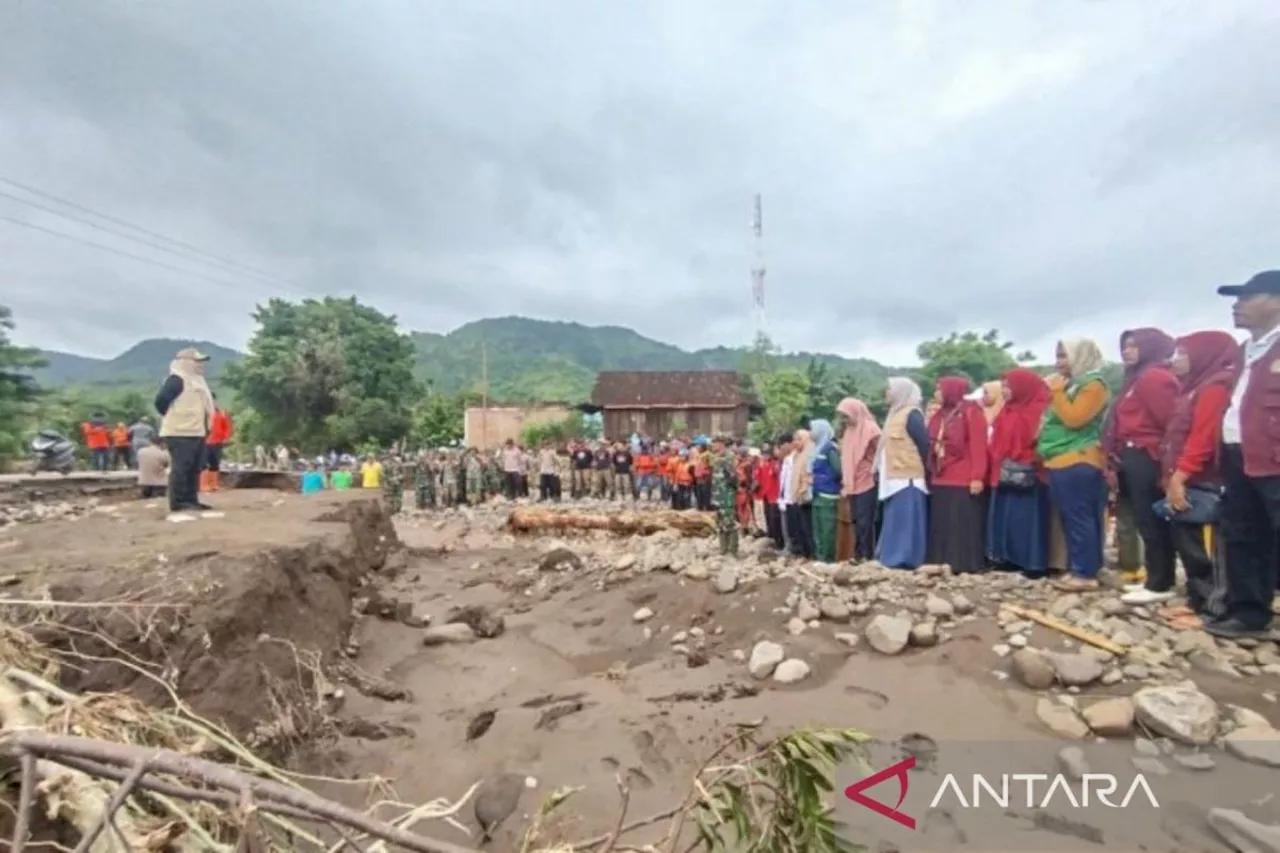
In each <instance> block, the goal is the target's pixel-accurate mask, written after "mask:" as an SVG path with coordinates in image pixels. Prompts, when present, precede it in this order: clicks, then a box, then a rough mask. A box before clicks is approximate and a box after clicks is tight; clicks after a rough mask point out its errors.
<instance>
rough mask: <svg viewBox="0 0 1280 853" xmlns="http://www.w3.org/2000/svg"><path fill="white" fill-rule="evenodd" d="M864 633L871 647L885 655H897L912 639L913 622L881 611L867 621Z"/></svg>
mask: <svg viewBox="0 0 1280 853" xmlns="http://www.w3.org/2000/svg"><path fill="white" fill-rule="evenodd" d="M864 633H865V634H866V637H867V642H868V643H870V644H871V648H873V649H875V650H876V651H878V652H880V653H881V654H884V655H896V654H898V653H899V652H901V651H902V650H903V649H905V648H906V647H907V643H908V642H909V641H910V639H911V622H910V621H909V620H907V619H903V618H901V617H898V616H888V615H886V614H884V613H881V614H880V615H878V616H876V617H874V618H872V620H871V621H870V622H868V623H867V627H866V629H865V631H864Z"/></svg>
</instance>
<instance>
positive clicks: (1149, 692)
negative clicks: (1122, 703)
mask: <svg viewBox="0 0 1280 853" xmlns="http://www.w3.org/2000/svg"><path fill="white" fill-rule="evenodd" d="M1133 707H1134V710H1135V711H1136V715H1135V716H1136V719H1137V721H1138V722H1139V723H1141V724H1142V725H1144V726H1146V727H1147V728H1148V729H1150V730H1151V731H1153V732H1155V733H1156V734H1161V735H1164V736H1166V737H1169V738H1172V739H1173V740H1176V741H1178V742H1180V743H1188V744H1193V745H1195V746H1203V745H1204V744H1207V743H1209V742H1210V741H1211V740H1213V737H1214V735H1215V734H1217V731H1218V717H1219V713H1220V712H1219V710H1218V703H1217V702H1214V701H1213V700H1212V699H1211V698H1209V697H1208V696H1206V695H1205V694H1203V693H1201V692H1200V690H1199V689H1198V688H1197V687H1196V686H1195V684H1193V683H1191V682H1189V681H1185V682H1183V683H1181V684H1173V685H1167V686H1162V687H1144V688H1142V689H1141V690H1139V691H1138V692H1137V693H1134V694H1133Z"/></svg>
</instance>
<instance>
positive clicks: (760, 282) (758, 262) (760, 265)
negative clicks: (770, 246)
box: [751, 193, 765, 338]
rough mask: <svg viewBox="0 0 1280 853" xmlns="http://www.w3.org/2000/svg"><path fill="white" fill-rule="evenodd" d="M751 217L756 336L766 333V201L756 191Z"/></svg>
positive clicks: (752, 294)
mask: <svg viewBox="0 0 1280 853" xmlns="http://www.w3.org/2000/svg"><path fill="white" fill-rule="evenodd" d="M752 213H753V215H752V217H751V231H752V234H753V235H754V237H755V265H754V266H752V268H751V306H752V313H753V315H754V317H755V324H756V337H757V338H759V337H760V336H761V335H763V334H764V333H765V324H764V273H765V266H764V203H763V202H762V200H761V198H760V193H756V198H755V206H754V209H753V211H752Z"/></svg>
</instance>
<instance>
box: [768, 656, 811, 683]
mask: <svg viewBox="0 0 1280 853" xmlns="http://www.w3.org/2000/svg"><path fill="white" fill-rule="evenodd" d="M808 676H809V664H807V663H805V662H804V661H802V660H800V659H799V658H788V659H787V660H784V661H783V662H782V663H780V664H778V666H777V667H776V668H775V669H774V671H773V680H774V681H777V682H778V683H780V684H794V683H795V682H797V681H800V680H802V679H805V678H808Z"/></svg>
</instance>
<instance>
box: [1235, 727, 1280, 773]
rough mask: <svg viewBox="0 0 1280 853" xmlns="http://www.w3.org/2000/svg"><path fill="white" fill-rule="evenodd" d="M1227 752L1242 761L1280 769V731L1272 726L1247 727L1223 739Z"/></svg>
mask: <svg viewBox="0 0 1280 853" xmlns="http://www.w3.org/2000/svg"><path fill="white" fill-rule="evenodd" d="M1222 745H1223V747H1225V748H1226V750H1227V752H1229V753H1231V754H1232V755H1234V756H1235V757H1236V758H1239V759H1241V760H1242V761H1248V762H1250V763H1251V764H1261V765H1263V766H1264V767H1280V731H1276V730H1275V729H1273V728H1271V726H1246V727H1245V728H1243V729H1236V730H1235V731H1233V732H1231V733H1230V734H1228V735H1227V736H1226V737H1224V738H1223V739H1222Z"/></svg>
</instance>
